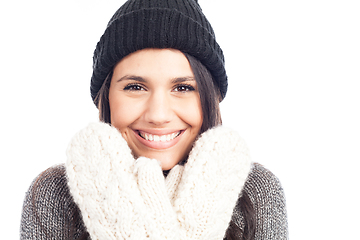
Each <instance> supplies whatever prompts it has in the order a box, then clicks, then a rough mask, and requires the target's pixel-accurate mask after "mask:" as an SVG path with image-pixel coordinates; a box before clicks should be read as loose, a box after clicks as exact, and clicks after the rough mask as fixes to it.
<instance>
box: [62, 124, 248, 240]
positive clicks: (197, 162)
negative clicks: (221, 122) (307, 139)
mask: <svg viewBox="0 0 360 240" xmlns="http://www.w3.org/2000/svg"><path fill="white" fill-rule="evenodd" d="M67 154H68V161H67V175H68V179H69V187H70V191H71V193H72V195H73V197H74V200H75V202H76V203H77V204H78V206H79V208H80V210H81V213H82V215H83V219H84V223H85V225H86V227H87V229H88V231H89V233H90V235H91V237H92V239H102V240H103V239H222V238H223V236H224V234H225V231H226V229H227V227H228V224H229V222H230V220H231V215H232V211H233V208H234V207H235V204H236V201H237V198H238V194H239V193H240V191H241V189H242V187H243V185H244V183H245V180H246V177H247V175H248V173H249V171H250V158H249V156H248V151H247V148H246V146H245V144H244V142H243V141H242V140H241V139H240V138H239V137H238V135H237V134H236V133H234V132H232V131H230V130H228V129H226V128H224V127H217V128H214V129H211V130H209V131H207V132H205V133H204V134H202V136H201V137H200V138H199V139H198V140H197V141H196V143H195V145H194V147H193V149H192V151H191V153H190V155H189V158H188V161H187V163H186V164H185V166H179V165H177V166H175V167H174V168H173V169H172V170H171V171H170V173H169V175H168V176H167V178H166V179H165V178H164V176H163V173H162V170H161V166H160V164H159V163H158V161H156V160H153V159H147V158H145V157H140V158H138V159H137V160H134V158H133V156H132V155H131V150H130V149H129V147H128V146H127V143H126V141H125V140H124V139H123V138H122V136H121V134H120V133H119V132H118V131H117V130H116V129H115V128H113V127H110V126H109V125H107V124H103V123H96V124H91V125H90V126H89V127H87V128H85V129H84V130H82V131H81V132H80V133H78V134H77V135H76V136H75V137H74V138H73V140H72V142H71V144H70V146H69V148H68V152H67Z"/></svg>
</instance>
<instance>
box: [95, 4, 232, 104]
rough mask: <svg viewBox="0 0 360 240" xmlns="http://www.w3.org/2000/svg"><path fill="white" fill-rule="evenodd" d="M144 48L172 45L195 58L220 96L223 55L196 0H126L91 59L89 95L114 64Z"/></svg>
mask: <svg viewBox="0 0 360 240" xmlns="http://www.w3.org/2000/svg"><path fill="white" fill-rule="evenodd" d="M145 48H173V49H178V50H180V51H182V52H185V53H188V54H190V55H192V56H193V57H195V58H196V59H198V60H199V61H200V62H201V63H202V64H204V66H205V67H206V68H207V69H208V70H209V71H210V72H211V74H212V76H213V78H214V79H215V84H216V86H218V87H219V89H220V93H221V96H222V98H224V97H225V95H226V91H227V76H226V72H225V66H224V55H223V52H222V50H221V48H220V46H219V45H218V44H217V42H216V39H215V34H214V31H213V29H212V27H211V25H210V23H209V22H208V20H207V19H206V17H205V15H204V14H203V12H202V10H201V8H200V6H199V4H198V3H197V1H196V0H128V1H127V2H126V3H124V5H122V6H121V7H120V8H119V9H118V10H117V11H116V12H115V14H114V16H113V17H112V18H111V19H110V21H109V23H108V26H107V28H106V30H105V32H104V34H103V35H102V37H101V39H100V41H99V42H98V44H97V46H96V49H95V52H94V58H93V75H92V77H91V89H90V90H91V97H92V99H93V101H94V103H95V104H96V105H97V103H98V100H97V99H96V96H97V94H98V92H99V90H100V88H101V86H102V84H103V82H104V81H105V78H106V77H107V75H108V74H109V73H110V71H111V70H112V69H113V67H114V66H115V64H116V63H118V62H119V61H120V60H121V59H122V58H124V57H125V56H127V55H128V54H130V53H133V52H136V51H137V50H141V49H145Z"/></svg>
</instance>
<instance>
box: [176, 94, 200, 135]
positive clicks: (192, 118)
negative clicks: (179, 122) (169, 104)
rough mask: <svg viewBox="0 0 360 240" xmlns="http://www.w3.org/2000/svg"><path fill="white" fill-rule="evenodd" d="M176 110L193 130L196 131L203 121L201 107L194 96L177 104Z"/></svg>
mask: <svg viewBox="0 0 360 240" xmlns="http://www.w3.org/2000/svg"><path fill="white" fill-rule="evenodd" d="M178 106H179V107H178V108H177V111H178V113H179V116H181V118H182V119H183V121H184V122H186V123H187V124H188V125H190V126H191V127H192V128H193V129H194V131H198V130H199V129H200V128H201V126H202V123H203V114H202V109H201V103H200V99H198V98H196V99H195V100H194V99H193V100H192V101H188V102H184V103H183V104H178Z"/></svg>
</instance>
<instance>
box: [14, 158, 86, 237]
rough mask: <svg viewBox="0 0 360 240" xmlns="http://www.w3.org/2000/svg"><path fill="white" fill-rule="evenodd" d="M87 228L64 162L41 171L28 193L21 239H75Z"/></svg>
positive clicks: (23, 213)
mask: <svg viewBox="0 0 360 240" xmlns="http://www.w3.org/2000/svg"><path fill="white" fill-rule="evenodd" d="M84 231H85V229H84V227H83V223H82V220H81V216H80V211H79V209H78V207H77V205H76V204H75V203H74V201H73V198H72V196H71V194H70V191H69V187H68V184H67V178H66V169H65V165H64V164H61V165H56V166H53V167H50V168H48V169H47V170H45V171H43V172H42V173H40V174H39V175H38V176H37V177H36V178H35V179H34V181H33V182H32V183H31V185H30V187H29V190H28V191H27V193H26V196H25V200H24V204H23V211H22V218H21V239H68V238H69V236H73V237H74V238H72V237H71V238H69V239H76V238H77V236H80V235H81V234H82V233H83V232H84Z"/></svg>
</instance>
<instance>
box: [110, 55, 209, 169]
mask: <svg viewBox="0 0 360 240" xmlns="http://www.w3.org/2000/svg"><path fill="white" fill-rule="evenodd" d="M109 104H110V118H111V124H112V126H114V127H116V128H117V129H118V130H119V131H120V132H121V134H122V136H123V137H124V138H125V140H126V141H127V143H128V145H129V147H130V148H131V149H132V151H133V154H134V155H135V157H140V156H144V157H147V158H153V159H157V160H159V161H160V162H161V166H162V169H163V170H168V169H171V168H172V167H174V166H175V165H176V164H177V163H178V162H180V161H181V160H184V159H185V158H186V157H187V155H188V153H189V152H190V150H191V148H192V144H193V142H194V140H195V138H196V137H197V135H198V133H199V131H200V128H201V125H202V122H203V116H202V111H201V103H200V97H199V92H198V88H197V84H196V81H195V78H194V74H193V72H192V70H191V68H190V65H189V62H188V60H187V58H186V57H185V56H184V54H182V53H181V52H180V51H178V50H173V49H144V50H140V51H137V52H135V53H132V54H130V55H128V56H126V57H125V58H123V59H122V60H121V61H120V62H119V63H118V64H117V65H116V66H115V68H114V72H113V76H112V79H111V84H110V90H109Z"/></svg>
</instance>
